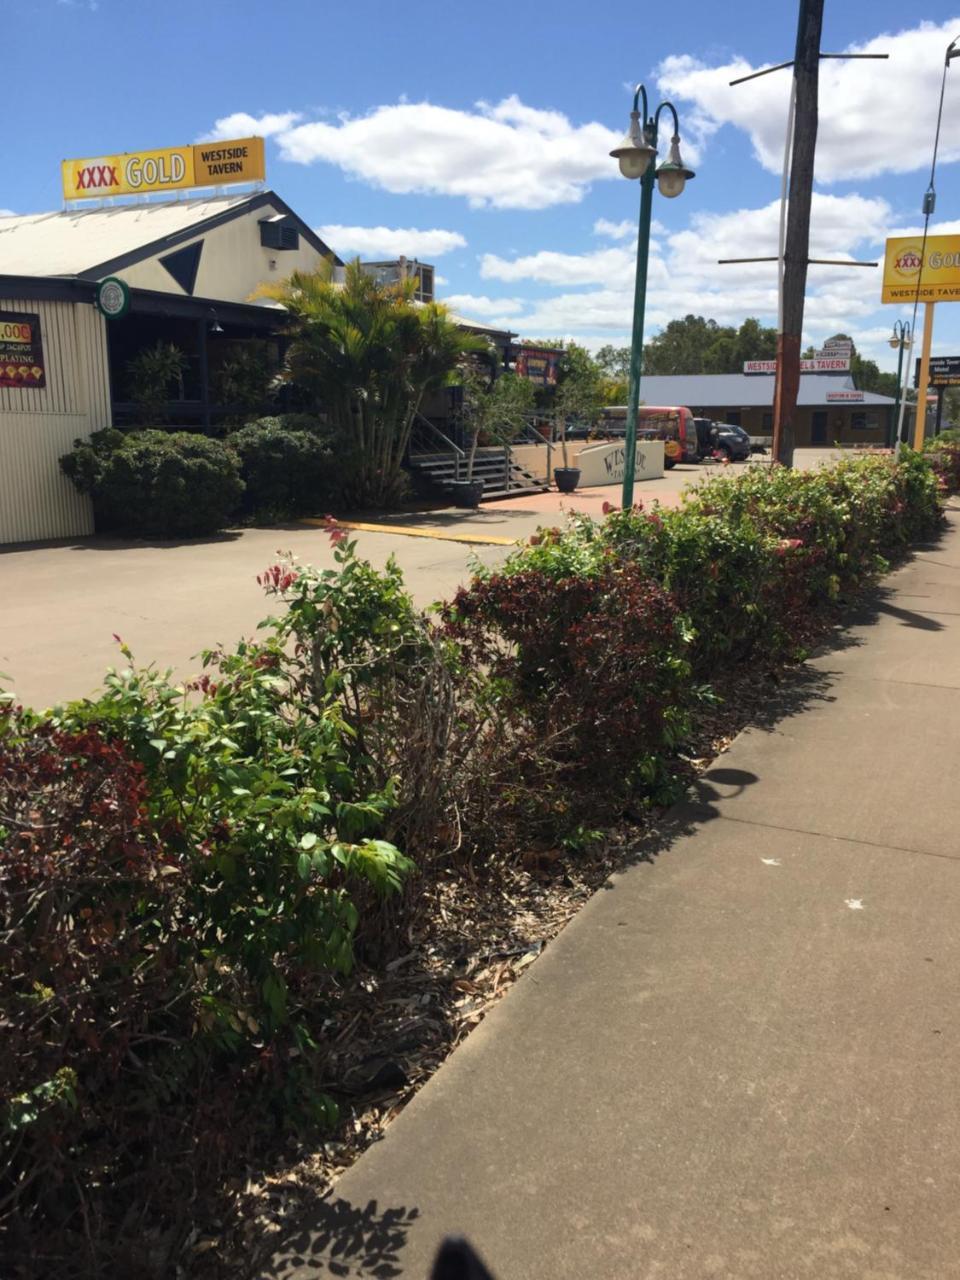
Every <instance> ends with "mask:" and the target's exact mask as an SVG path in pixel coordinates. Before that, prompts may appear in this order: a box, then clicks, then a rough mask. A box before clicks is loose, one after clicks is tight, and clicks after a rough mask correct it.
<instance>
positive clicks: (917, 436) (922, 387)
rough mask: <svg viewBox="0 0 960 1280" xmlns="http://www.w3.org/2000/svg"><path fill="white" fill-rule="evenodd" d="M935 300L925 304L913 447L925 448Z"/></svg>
mask: <svg viewBox="0 0 960 1280" xmlns="http://www.w3.org/2000/svg"><path fill="white" fill-rule="evenodd" d="M936 305H937V304H936V303H935V302H926V303H924V306H923V348H922V350H921V352H920V384H919V386H918V388H917V416H916V417H915V418H914V420H913V447H914V449H922V448H923V440H924V436H925V435H926V432H927V388H928V387H929V386H930V348H931V346H932V345H933V311H934V308H935V307H936Z"/></svg>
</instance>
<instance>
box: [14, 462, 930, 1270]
mask: <svg viewBox="0 0 960 1280" xmlns="http://www.w3.org/2000/svg"><path fill="white" fill-rule="evenodd" d="M271 438H273V439H275V437H271ZM150 443H151V446H152V442H150ZM271 447H272V446H271ZM117 451H118V452H122V449H120V450H117ZM944 474H945V473H944V472H942V471H941V472H940V473H939V475H938V474H937V473H935V471H934V466H933V465H931V462H930V461H929V460H928V459H927V458H926V457H925V456H923V455H919V454H913V453H905V454H904V455H903V457H902V459H901V461H900V462H899V463H895V462H894V461H893V459H892V458H889V457H871V458H865V459H856V460H847V461H844V462H841V463H839V464H838V465H837V466H835V467H831V468H829V469H823V470H820V471H817V472H812V473H804V472H794V471H790V472H787V471H784V470H782V469H780V468H773V469H771V470H766V469H757V470H751V471H748V472H745V473H743V474H741V475H740V476H739V478H737V479H733V478H731V477H730V476H728V475H723V476H720V477H717V478H715V479H713V480H710V481H708V482H706V483H705V484H703V485H702V486H701V488H700V489H699V490H698V491H697V492H696V493H694V494H692V495H690V496H689V497H688V498H687V500H686V501H685V503H684V505H683V507H682V508H680V509H678V510H670V511H668V510H662V509H659V508H654V509H652V510H644V509H642V508H641V507H635V508H634V509H633V510H630V511H622V512H621V511H612V510H611V511H610V512H609V513H608V514H607V517H606V519H605V520H604V521H602V522H599V523H595V522H593V521H591V520H589V519H586V518H577V519H574V520H573V521H572V522H571V523H570V525H569V526H568V527H567V528H566V529H565V530H546V531H542V532H541V533H540V534H539V535H537V536H536V537H535V538H534V539H532V540H531V543H530V545H527V546H525V547H523V548H521V549H519V550H518V551H517V552H516V553H515V554H514V555H513V556H511V557H510V558H509V560H508V561H507V562H506V564H504V565H503V566H501V567H500V568H498V569H497V570H496V571H484V572H481V573H480V574H478V575H477V576H476V578H475V579H474V581H473V582H472V583H471V584H470V585H469V586H468V587H465V588H464V589H462V590H461V591H459V592H458V593H457V595H456V597H455V598H454V600H453V601H451V602H450V603H449V604H447V605H446V606H444V607H443V609H442V610H441V612H440V614H439V617H437V616H436V615H434V614H433V613H423V612H421V611H419V610H417V609H416V608H415V606H414V605H413V603H412V601H411V599H410V596H409V594H408V593H407V591H406V590H405V587H404V584H403V578H402V574H401V572H400V570H399V568H398V566H397V565H396V564H395V563H393V562H390V563H389V564H388V565H387V566H386V568H385V569H384V570H378V569H376V568H374V567H373V566H372V565H370V564H368V563H366V562H364V561H363V560H361V559H359V557H358V556H357V555H356V548H355V544H354V543H353V542H351V541H350V540H349V539H348V538H347V536H346V534H345V533H344V532H343V531H341V530H338V529H337V528H336V527H335V525H331V537H332V539H333V541H334V543H335V544H336V545H335V548H334V552H335V560H336V567H335V568H334V569H330V570H322V571H321V570H315V569H311V568H309V567H305V566H300V565H292V564H276V565H272V566H270V568H269V569H268V570H267V571H266V573H265V574H263V575H261V579H260V581H261V584H262V585H263V587H264V588H265V589H266V590H267V592H268V593H269V594H271V595H273V596H275V597H276V598H277V599H278V600H279V601H280V602H281V603H282V604H283V605H284V606H285V608H284V610H283V611H282V613H280V614H279V616H277V617H275V618H272V619H268V620H267V621H265V623H264V624H263V628H264V634H263V638H262V639H261V641H260V642H258V643H257V644H252V643H243V644H241V645H240V646H238V648H237V650H236V651H235V652H233V653H224V652H218V653H211V654H208V655H206V657H205V662H206V665H207V672H206V673H205V674H204V675H203V676H201V678H200V679H199V680H198V681H196V682H194V684H193V686H192V687H191V688H190V689H189V690H187V691H184V690H183V689H182V688H177V687H174V686H173V685H171V683H170V681H169V679H168V678H167V677H164V676H161V675H159V674H158V673H157V672H156V671H154V670H153V669H150V668H148V669H146V670H139V671H138V670H136V669H134V668H133V666H132V657H131V655H130V654H129V652H128V651H127V650H124V651H123V652H124V657H125V658H126V660H127V661H128V662H130V663H131V665H130V667H129V668H128V669H126V670H124V671H122V672H120V673H114V674H111V675H110V676H109V677H108V678H107V682H106V687H105V691H104V692H103V693H102V694H101V695H100V696H99V697H97V698H96V699H95V700H93V701H89V702H83V703H77V704H73V705H71V706H69V707H67V708H64V709H61V710H59V711H56V712H53V713H50V714H49V715H45V716H37V715H33V714H32V713H29V712H24V711H18V710H14V709H12V708H8V709H7V710H6V711H4V709H3V703H2V702H0V886H2V888H3V891H4V892H3V893H2V894H0V904H2V906H0V967H2V970H3V972H4V974H5V975H6V976H5V979H4V982H3V984H2V985H0V1021H2V1023H3V1025H4V1028H5V1031H4V1035H3V1037H2V1038H0V1153H2V1159H0V1169H2V1170H3V1173H0V1205H6V1210H5V1212H6V1213H7V1214H8V1215H9V1214H11V1213H12V1214H13V1215H14V1216H15V1217H16V1219H17V1225H18V1226H19V1229H20V1231H21V1236H22V1239H23V1240H24V1241H26V1242H27V1246H28V1245H29V1241H30V1240H36V1239H38V1238H40V1237H41V1236H43V1234H44V1233H53V1235H55V1236H57V1238H58V1239H60V1241H61V1242H62V1243H63V1242H66V1244H65V1245H64V1256H65V1255H66V1253H67V1252H69V1249H68V1247H67V1246H69V1242H70V1241H74V1242H76V1243H77V1244H78V1247H79V1248H82V1249H91V1248H92V1249H93V1250H94V1252H95V1253H96V1261H97V1264H98V1265H99V1266H100V1270H99V1271H97V1268H96V1267H95V1266H91V1268H90V1271H89V1273H90V1274H104V1273H106V1271H107V1270H109V1268H108V1267H106V1266H105V1265H104V1259H105V1258H106V1257H107V1256H108V1255H107V1254H106V1253H103V1252H102V1250H101V1246H102V1247H103V1249H107V1248H108V1246H109V1245H110V1244H111V1242H112V1239H113V1234H112V1233H115V1231H117V1230H119V1224H120V1222H121V1220H122V1219H123V1217H124V1214H126V1213H127V1211H128V1209H129V1196H130V1188H131V1187H138V1188H140V1190H139V1191H138V1192H137V1194H138V1195H141V1196H142V1197H143V1198H144V1200H146V1199H147V1198H148V1192H147V1190H146V1188H147V1186H148V1184H149V1188H150V1194H153V1195H156V1196H158V1197H159V1198H160V1199H161V1200H162V1196H160V1190H159V1188H160V1187H161V1186H162V1185H163V1183H164V1179H166V1180H167V1183H168V1184H169V1183H170V1180H171V1179H172V1181H173V1184H175V1183H176V1180H177V1178H178V1176H179V1162H181V1161H189V1162H190V1168H191V1171H192V1176H193V1177H194V1179H197V1180H199V1181H200V1182H201V1183H202V1182H203V1181H204V1179H206V1180H207V1181H208V1182H209V1181H210V1180H211V1179H212V1180H213V1181H214V1182H215V1181H216V1178H217V1177H218V1176H219V1175H220V1173H221V1171H222V1170H223V1169H224V1168H226V1167H227V1166H228V1164H229V1157H230V1151H231V1143H238V1142H239V1141H240V1135H241V1134H242V1133H243V1132H244V1131H245V1128H246V1129H248V1128H249V1126H250V1125H251V1123H252V1121H251V1119H250V1117H256V1123H258V1124H263V1123H267V1122H269V1123H271V1124H280V1125H284V1124H286V1125H293V1126H296V1127H297V1128H298V1129H300V1130H301V1131H303V1129H304V1128H305V1127H306V1126H307V1125H309V1124H311V1123H312V1124H318V1125H320V1126H324V1125H326V1126H329V1125H330V1124H332V1123H333V1120H334V1117H335V1114H336V1108H335V1106H334V1104H333V1102H332V1100H331V1098H330V1097H329V1093H330V1091H331V1089H332V1090H333V1092H336V1083H337V1082H336V1079H335V1078H334V1079H332V1080H331V1073H330V1063H331V1061H335V1059H331V1058H330V1056H329V1046H330V1045H331V1044H332V1043H333V1042H334V1041H335V1040H336V1038H337V1036H338V1035H339V1033H340V1031H341V1027H340V1024H339V1021H338V1015H339V1011H340V1009H341V1005H340V999H341V995H342V989H343V986H342V984H343V982H344V980H345V977H346V975H347V974H348V973H349V970H350V967H351V964H352V961H353V957H354V952H355V950H356V949H361V950H362V952H363V955H364V957H365V960H366V962H367V964H368V965H370V966H373V967H375V966H377V965H379V964H382V963H384V961H385V960H387V959H388V958H389V957H390V956H391V955H392V954H395V953H396V948H397V947H399V946H403V947H404V948H406V947H407V946H408V945H409V942H408V941H407V940H408V939H409V938H410V937H412V936H413V933H412V932H411V926H412V923H413V921H412V917H413V916H415V914H416V913H417V912H418V911H421V910H423V908H424V904H425V903H426V902H428V901H430V900H431V898H432V896H433V895H434V894H435V888H436V883H437V880H438V877H440V876H442V877H443V878H444V879H445V880H446V881H449V880H450V879H451V878H454V879H455V878H456V877H457V876H459V875H464V876H467V877H469V878H470V880H471V882H472V883H476V882H477V880H478V879H480V878H482V877H483V876H484V875H489V874H490V873H491V872H490V868H491V865H492V864H494V863H496V862H497V861H503V860H505V859H511V858H515V857H517V856H519V855H521V854H524V853H525V852H527V851H528V850H531V849H535V850H536V849H544V850H549V851H552V852H553V854H554V855H556V856H559V851H563V852H564V853H565V855H566V856H567V857H574V856H576V852H577V850H578V849H580V848H583V847H584V844H585V842H588V841H589V839H590V838H592V835H593V832H594V829H595V828H596V827H597V825H598V824H602V823H605V822H610V821H616V820H617V819H618V818H619V817H622V816H623V815H625V814H628V815H633V814H635V813H636V812H637V810H642V809H643V808H644V807H645V806H650V805H657V804H663V803H666V802H668V801H670V800H671V799H673V798H675V797H676V796H677V795H678V794H679V792H680V790H682V784H681V783H679V782H678V778H679V777H680V776H681V770H680V769H679V768H678V763H679V761H678V756H679V754H682V753H683V752H685V751H687V750H689V749H690V748H691V746H693V745H694V731H695V730H696V728H697V725H698V716H699V715H700V714H701V713H702V710H703V708H704V706H705V705H709V704H710V703H711V702H712V701H715V698H716V691H715V690H711V689H710V687H709V685H710V683H711V682H714V680H715V677H717V676H718V675H720V676H721V677H722V676H723V675H724V673H726V672H727V671H729V670H732V669H735V668H736V667H737V665H738V664H742V663H749V664H750V665H751V670H754V669H755V668H757V667H760V668H767V669H769V668H773V667H776V666H778V665H783V664H785V663H787V662H789V661H791V660H794V659H796V658H797V657H798V656H800V655H802V653H803V652H804V650H805V649H806V648H807V647H808V646H809V645H810V644H811V643H812V642H813V641H814V640H815V639H816V638H817V636H818V635H820V634H822V633H823V630H824V628H825V627H826V626H827V625H828V624H830V623H831V622H832V621H834V620H835V618H836V617H837V611H838V607H839V606H840V605H841V604H842V603H843V602H844V601H847V600H849V599H851V598H852V597H853V596H854V595H855V594H856V593H857V592H858V591H860V590H861V589H862V588H863V587H864V586H865V585H867V584H869V583H870V582H871V581H873V580H874V579H875V577H876V576H877V574H879V573H880V572H882V571H883V569H884V568H885V567H886V566H887V564H888V563H889V561H890V559H891V558H893V557H895V556H897V555H898V554H900V553H901V552H903V551H904V550H905V549H906V548H907V547H908V546H909V545H910V543H911V542H914V541H916V540H918V539H925V538H929V537H931V536H932V535H934V534H935V533H936V532H937V530H938V528H939V526H940V523H941V521H942V511H941V506H940V501H939V495H940V493H941V492H942V491H943V490H944V489H945V488H946V487H948V486H949V485H950V483H951V482H950V481H949V480H948V479H945V478H944ZM951 474H952V473H951ZM954 483H955V482H954ZM400 850H403V853H401V852H400ZM414 868H415V872H414ZM401 887H402V891H401V892H396V891H397V890H398V889H401ZM388 899H389V901H388ZM368 989H372V987H371V988H368ZM375 998H376V997H375V996H371V999H375ZM153 1151H155V1152H158V1153H160V1154H159V1156H158V1160H159V1161H160V1163H158V1160H152V1159H150V1158H148V1157H149V1153H150V1152H153ZM164 1170H166V1172H164ZM81 1189H82V1190H81ZM118 1189H122V1190H118ZM171 1194H172V1195H173V1196H175V1197H176V1196H177V1195H178V1194H179V1192H178V1189H177V1187H176V1186H175V1185H173V1186H172V1190H171ZM181 1199H182V1197H181ZM91 1208H93V1210H94V1213H95V1219H96V1222H97V1223H98V1230H99V1232H100V1233H101V1234H100V1235H98V1236H97V1238H96V1239H95V1240H91V1239H90V1238H89V1233H88V1230H87V1228H86V1227H85V1225H84V1224H85V1223H86V1222H88V1221H89V1216H90V1212H91ZM133 1219H134V1220H136V1221H138V1222H139V1221H140V1220H141V1215H139V1214H135V1215H133ZM27 1246H25V1247H27ZM98 1250H101V1252H97V1251H98ZM58 1256H59V1255H58ZM168 1269H169V1270H173V1269H174V1268H173V1267H172V1265H171V1266H170V1267H169V1268H168Z"/></svg>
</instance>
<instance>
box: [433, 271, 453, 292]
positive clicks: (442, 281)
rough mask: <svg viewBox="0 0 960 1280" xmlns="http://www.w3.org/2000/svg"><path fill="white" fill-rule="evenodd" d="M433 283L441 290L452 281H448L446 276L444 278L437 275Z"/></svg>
mask: <svg viewBox="0 0 960 1280" xmlns="http://www.w3.org/2000/svg"><path fill="white" fill-rule="evenodd" d="M433 283H434V285H435V286H436V287H437V288H438V289H439V288H440V286H441V285H444V284H449V283H450V281H449V280H448V279H447V277H446V276H442V275H440V274H438V273H435V274H434V277H433Z"/></svg>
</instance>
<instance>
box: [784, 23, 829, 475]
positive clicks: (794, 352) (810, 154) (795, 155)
mask: <svg viewBox="0 0 960 1280" xmlns="http://www.w3.org/2000/svg"><path fill="white" fill-rule="evenodd" d="M823 3H824V0H800V16H799V19H798V21H797V49H796V54H795V56H794V60H793V80H794V87H795V93H796V106H795V114H794V124H793V151H792V154H791V160H790V198H789V203H788V205H787V234H786V241H785V246H784V254H783V302H782V307H783V319H782V323H781V329H780V332H779V334H778V335H777V371H776V375H775V380H774V389H773V442H772V443H773V448H772V453H773V458H774V461H776V462H782V463H783V464H784V466H787V467H791V466H793V447H794V419H795V417H796V413H797V397H798V396H799V394H800V345H801V340H802V333H803V301H804V296H805V294H806V291H807V263H808V261H809V258H810V203H811V200H812V197H813V163H814V157H815V155H816V149H817V125H818V122H819V109H818V108H819V104H818V89H819V83H820V31H821V28H822V27H823Z"/></svg>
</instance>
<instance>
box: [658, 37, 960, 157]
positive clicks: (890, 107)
mask: <svg viewBox="0 0 960 1280" xmlns="http://www.w3.org/2000/svg"><path fill="white" fill-rule="evenodd" d="M958 30H960V18H951V19H950V20H949V21H947V22H945V23H943V24H942V25H940V26H937V25H935V24H934V23H931V22H921V23H920V24H919V25H918V26H916V27H913V28H910V29H908V30H904V31H898V32H895V33H884V34H882V35H878V36H875V37H874V38H872V39H870V40H868V41H866V42H865V43H863V44H857V45H850V46H848V48H847V49H846V50H844V51H843V52H849V53H887V54H889V55H890V60H889V61H856V60H854V61H834V60H829V61H825V62H822V63H821V64H820V128H819V134H818V138H817V177H818V178H820V179H822V180H823V181H826V182H834V181H837V180H840V179H845V178H858V177H872V176H875V175H876V174H880V173H909V172H911V171H913V170H915V169H923V168H924V167H926V166H929V164H930V155H931V151H932V148H933V134H934V126H935V123H936V114H937V100H938V97H939V93H940V68H941V67H942V66H943V57H944V52H945V50H946V47H947V45H948V44H949V43H950V41H951V39H952V38H953V37H954V36H955V35H956V34H957V32H958ZM758 69H759V67H754V66H752V65H751V64H750V63H749V62H747V61H745V60H744V59H743V58H739V57H738V58H733V59H732V60H731V61H729V62H727V63H726V64H724V65H723V66H715V67H711V66H706V65H705V64H704V63H703V62H700V61H698V60H697V59H696V58H693V57H691V56H690V55H689V54H679V55H673V56H671V57H668V58H666V59H664V61H663V62H662V63H661V64H660V66H659V67H658V69H657V77H658V85H659V88H660V89H661V91H662V92H664V93H666V94H669V95H670V97H671V98H674V99H675V100H678V107H679V108H680V123H681V128H682V130H684V131H685V132H686V133H689V134H691V135H692V139H693V141H694V143H695V144H697V145H699V146H701V147H702V146H703V145H704V143H705V142H706V141H708V140H709V139H710V137H711V136H712V135H713V134H715V133H716V132H717V130H718V129H720V128H721V126H723V125H725V124H732V125H735V126H736V127H737V128H739V129H742V130H743V131H744V132H746V133H747V134H749V136H750V140H751V142H752V143H753V148H754V151H755V153H756V156H757V159H758V160H759V161H760V163H761V164H762V165H763V167H764V168H765V169H767V170H769V171H770V172H772V173H779V172H780V169H781V166H782V164H783V144H784V132H785V127H786V116H787V105H788V99H789V94H790V72H789V71H786V70H784V71H779V72H774V73H772V74H771V75H768V76H763V77H761V78H760V79H759V80H752V81H750V82H749V83H747V84H741V85H737V86H735V87H731V86H730V83H729V82H730V81H731V80H733V79H736V78H737V77H738V76H744V75H748V74H749V73H750V72H751V71H755V70H758ZM684 104H689V105H687V106H686V107H685V106H684ZM958 113H960V77H958V76H957V75H956V74H954V75H953V76H950V75H948V76H947V92H946V97H945V99H944V115H943V118H944V121H947V122H948V121H950V120H951V119H953V120H955V119H956V118H957V115H958ZM957 159H960V133H958V132H957V131H956V130H952V131H951V130H950V129H945V130H944V132H943V134H942V135H941V139H940V160H941V161H942V162H947V161H951V160H957Z"/></svg>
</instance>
